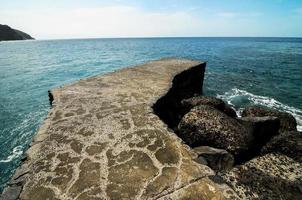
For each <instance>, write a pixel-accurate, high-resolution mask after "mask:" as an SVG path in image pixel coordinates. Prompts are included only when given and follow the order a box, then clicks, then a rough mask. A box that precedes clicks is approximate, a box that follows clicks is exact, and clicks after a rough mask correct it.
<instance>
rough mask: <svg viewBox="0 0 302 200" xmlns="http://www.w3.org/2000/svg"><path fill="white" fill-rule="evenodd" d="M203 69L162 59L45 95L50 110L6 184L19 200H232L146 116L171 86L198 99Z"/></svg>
mask: <svg viewBox="0 0 302 200" xmlns="http://www.w3.org/2000/svg"><path fill="white" fill-rule="evenodd" d="M204 68H205V63H200V62H196V61H189V60H177V59H163V60H159V61H153V62H150V63H147V64H143V65H141V66H136V67H132V68H125V69H122V70H119V71H116V72H113V73H109V74H106V75H103V76H98V77H92V78H88V79H85V80H81V81H78V82H76V83H74V84H71V85H66V86H64V87H62V88H57V89H54V90H52V91H51V94H52V95H53V96H52V98H53V99H54V101H53V107H52V109H51V110H50V112H49V115H48V117H47V119H46V120H45V123H44V125H43V126H42V127H41V128H40V130H39V132H38V134H37V136H36V138H35V140H34V143H33V145H32V146H31V147H30V149H29V150H28V151H27V154H28V159H27V161H26V162H25V163H23V165H22V167H21V169H20V170H18V172H17V174H16V175H15V177H14V178H13V181H12V182H14V181H15V183H12V185H15V186H16V185H22V186H23V188H22V192H21V194H20V199H29V200H35V199H78V200H79V199H158V198H162V199H234V198H235V196H234V195H235V194H234V192H233V191H232V190H231V189H230V188H229V187H228V186H227V185H225V184H223V183H220V182H214V181H213V180H211V179H210V178H209V177H211V176H213V175H214V172H213V170H211V169H210V168H209V167H207V166H205V165H201V164H198V163H196V162H194V159H195V158H196V154H194V153H193V152H192V151H191V150H190V149H189V147H188V146H186V145H184V144H183V143H182V141H181V140H180V139H179V138H178V137H177V136H176V135H175V134H174V133H173V132H171V131H169V130H170V129H168V127H167V125H166V124H164V123H163V122H162V121H161V119H159V117H158V116H157V115H155V114H154V112H153V109H152V106H153V105H154V104H155V103H156V101H157V100H158V99H159V98H160V97H162V96H164V95H165V94H167V93H168V92H169V91H171V89H172V88H173V87H172V86H173V85H177V87H174V92H175V93H177V91H178V90H179V91H178V93H177V94H185V90H186V89H187V90H189V91H190V92H198V90H200V88H199V87H200V85H201V86H202V81H203V80H202V79H203V73H204ZM176 75H177V76H176ZM175 76H176V77H175ZM177 77H178V78H177ZM196 79H199V80H200V82H201V84H200V85H199V87H196V86H194V85H192V84H193V83H194V81H191V80H195V81H196ZM179 80H181V83H179ZM184 80H185V81H184ZM172 82H173V85H172ZM177 82H178V83H177ZM192 87H196V89H195V91H194V90H192ZM186 95H188V94H186Z"/></svg>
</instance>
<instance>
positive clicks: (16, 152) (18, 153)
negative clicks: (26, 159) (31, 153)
mask: <svg viewBox="0 0 302 200" xmlns="http://www.w3.org/2000/svg"><path fill="white" fill-rule="evenodd" d="M22 153H23V150H22V146H16V147H15V148H14V149H13V152H12V154H11V155H9V156H8V157H7V158H6V159H4V160H0V163H7V162H11V161H12V160H13V159H15V158H18V157H19V156H21V155H22Z"/></svg>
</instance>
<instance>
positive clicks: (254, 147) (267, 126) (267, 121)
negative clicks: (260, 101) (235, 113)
mask: <svg viewBox="0 0 302 200" xmlns="http://www.w3.org/2000/svg"><path fill="white" fill-rule="evenodd" d="M238 120H239V122H240V123H241V124H243V125H244V126H245V127H246V128H247V129H248V130H249V132H250V134H251V137H252V138H253V142H252V143H251V146H250V148H249V151H247V152H245V154H244V155H242V156H241V159H240V161H239V162H238V163H243V162H245V161H248V160H250V159H252V158H254V157H255V156H258V155H259V154H260V151H261V149H262V147H263V146H264V145H265V144H266V143H267V142H268V141H269V140H270V139H271V138H272V137H274V136H276V135H278V134H279V127H280V120H279V119H278V118H277V117H271V116H266V117H243V118H239V119H238ZM238 163H237V164H238Z"/></svg>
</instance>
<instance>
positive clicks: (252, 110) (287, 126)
mask: <svg viewBox="0 0 302 200" xmlns="http://www.w3.org/2000/svg"><path fill="white" fill-rule="evenodd" d="M264 116H273V117H278V118H279V119H280V131H281V132H283V131H295V130H297V122H296V119H295V118H294V117H293V116H292V115H291V114H289V113H286V112H280V111H276V110H272V109H268V108H262V107H258V106H250V107H247V108H245V109H244V110H243V112H242V117H264Z"/></svg>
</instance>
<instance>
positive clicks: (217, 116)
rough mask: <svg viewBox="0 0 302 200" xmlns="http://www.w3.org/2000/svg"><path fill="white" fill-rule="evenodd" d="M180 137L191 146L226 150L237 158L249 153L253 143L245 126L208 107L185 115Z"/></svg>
mask: <svg viewBox="0 0 302 200" xmlns="http://www.w3.org/2000/svg"><path fill="white" fill-rule="evenodd" d="M178 135H179V136H180V137H181V138H182V139H183V140H184V141H185V142H186V143H187V144H188V145H190V146H193V147H196V146H203V145H206V146H211V147H215V148H220V149H225V150H227V151H229V152H230V153H232V154H234V155H235V156H237V155H239V154H240V153H242V152H244V151H247V150H248V148H249V145H250V143H251V141H252V138H251V135H250V133H249V132H248V130H247V129H246V128H245V126H244V125H242V124H241V123H239V122H238V121H237V120H236V119H233V118H231V117H229V116H228V115H226V114H224V113H223V112H220V111H219V110H217V109H215V108H213V107H211V106H207V105H200V106H197V107H194V108H193V109H191V111H190V112H189V113H187V114H186V115H184V117H183V118H182V119H181V121H180V123H179V125H178Z"/></svg>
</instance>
